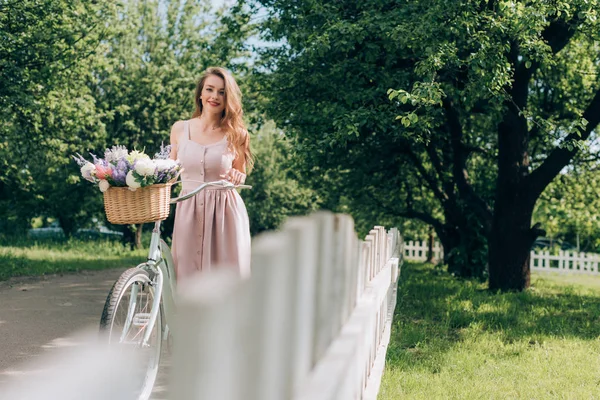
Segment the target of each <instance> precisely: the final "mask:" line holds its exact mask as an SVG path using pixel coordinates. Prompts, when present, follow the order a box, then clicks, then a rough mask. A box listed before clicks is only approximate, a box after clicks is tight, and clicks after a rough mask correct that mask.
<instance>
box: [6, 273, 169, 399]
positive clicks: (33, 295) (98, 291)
mask: <svg viewBox="0 0 600 400" xmlns="http://www.w3.org/2000/svg"><path fill="white" fill-rule="evenodd" d="M123 271H124V269H107V270H102V271H85V272H81V273H77V274H68V275H63V276H47V277H41V278H40V277H36V278H17V279H13V280H10V281H6V282H0V384H1V383H7V382H8V381H9V380H11V379H23V378H26V377H27V376H28V375H29V376H31V374H34V373H35V371H29V370H28V369H31V365H32V364H31V361H33V360H35V359H36V358H37V357H40V356H41V355H44V354H47V353H48V352H51V351H53V349H60V348H63V347H72V346H76V345H77V342H76V339H75V338H76V333H77V332H81V331H83V330H86V329H87V330H97V329H98V323H99V321H100V315H101V314H102V308H103V306H104V301H105V300H106V296H107V294H108V291H109V290H110V288H111V286H112V285H113V283H114V282H115V280H116V279H117V278H118V277H119V275H120V274H121V273H122V272H123ZM163 360H165V358H164V357H163ZM163 369H164V368H163ZM164 381H165V378H164V373H163V374H161V376H159V381H158V382H157V385H158V386H160V385H161V382H162V383H163V384H164ZM163 386H164V385H163ZM157 389H159V388H158V387H157ZM163 389H164V388H163ZM157 391H158V392H160V391H161V390H160V389H159V390H157ZM159 397H160V396H158V397H157V396H154V398H157V399H158V398H159Z"/></svg>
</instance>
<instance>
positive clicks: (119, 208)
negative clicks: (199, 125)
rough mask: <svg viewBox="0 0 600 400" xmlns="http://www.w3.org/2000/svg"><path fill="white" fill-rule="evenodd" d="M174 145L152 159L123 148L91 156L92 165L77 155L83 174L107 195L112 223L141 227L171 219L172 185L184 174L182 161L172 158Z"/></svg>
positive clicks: (142, 153)
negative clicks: (170, 154)
mask: <svg viewBox="0 0 600 400" xmlns="http://www.w3.org/2000/svg"><path fill="white" fill-rule="evenodd" d="M170 147H171V146H166V147H164V146H161V151H160V152H159V153H157V154H156V155H155V156H154V158H152V159H151V158H150V157H149V156H148V155H147V154H145V153H144V152H143V151H137V150H132V151H131V152H130V151H128V150H127V149H126V148H125V147H124V146H113V147H112V148H110V149H106V151H105V152H104V158H99V157H97V156H95V155H94V154H91V156H92V159H93V162H90V161H88V160H86V159H84V158H83V157H82V156H81V155H79V154H77V156H74V157H73V158H74V159H75V161H76V162H77V164H79V166H80V167H81V175H82V176H83V178H84V179H85V180H87V181H89V182H92V183H94V184H97V185H98V187H99V189H100V191H101V192H103V193H104V209H105V211H106V217H107V218H108V221H109V222H111V223H113V224H140V223H145V222H154V221H159V220H162V219H166V218H167V217H168V216H169V209H170V207H169V202H170V200H171V185H172V184H173V182H175V180H176V179H177V176H178V175H179V174H180V173H181V171H182V168H181V164H180V163H179V161H175V160H171V159H169V158H168V157H169V152H170Z"/></svg>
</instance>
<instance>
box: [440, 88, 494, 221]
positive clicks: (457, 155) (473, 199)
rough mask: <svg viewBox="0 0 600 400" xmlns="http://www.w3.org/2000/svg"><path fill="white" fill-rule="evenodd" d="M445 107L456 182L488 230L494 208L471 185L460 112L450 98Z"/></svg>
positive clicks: (446, 100) (444, 101)
mask: <svg viewBox="0 0 600 400" xmlns="http://www.w3.org/2000/svg"><path fill="white" fill-rule="evenodd" d="M443 108H444V113H445V115H446V120H447V121H448V127H449V129H450V138H451V139H450V142H451V145H452V154H453V156H454V160H453V163H452V173H453V176H454V182H455V183H456V186H457V187H458V191H459V193H460V194H461V197H462V198H463V199H464V200H465V201H466V202H467V203H468V204H470V205H472V206H473V207H474V210H475V211H476V212H477V213H478V214H479V216H480V217H481V218H482V220H483V222H484V224H485V228H486V230H487V231H489V229H490V227H491V224H492V210H490V208H489V207H488V205H487V204H486V203H485V201H483V199H482V198H481V197H479V196H478V195H477V193H475V190H473V186H471V184H470V183H469V182H468V180H467V169H466V163H467V152H466V151H465V150H466V149H465V146H464V145H463V130H462V125H461V123H460V120H459V118H458V113H457V112H456V110H455V109H454V107H453V104H452V102H451V101H450V100H448V98H445V99H444V100H443Z"/></svg>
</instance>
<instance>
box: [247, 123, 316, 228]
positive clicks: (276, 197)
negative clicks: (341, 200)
mask: <svg viewBox="0 0 600 400" xmlns="http://www.w3.org/2000/svg"><path fill="white" fill-rule="evenodd" d="M251 146H252V151H253V152H254V158H255V160H256V163H255V165H254V169H253V170H252V171H251V173H250V175H248V179H247V182H246V183H247V184H248V185H251V186H252V189H251V190H244V191H242V196H243V198H244V201H245V203H246V208H247V209H248V216H249V218H250V231H251V233H252V235H256V234H258V233H260V232H262V231H265V230H270V229H277V228H279V226H280V225H281V224H282V223H283V221H284V220H285V219H286V218H287V217H288V216H292V215H302V214H306V213H308V212H310V211H314V210H315V209H316V207H317V205H318V198H317V195H316V193H314V191H312V190H311V189H309V188H308V187H306V185H303V184H302V182H303V180H302V178H301V176H300V174H299V172H298V171H297V170H296V169H295V168H294V153H293V147H292V145H291V143H290V140H289V139H288V138H286V136H285V135H284V133H283V132H282V131H281V130H279V129H277V128H276V127H275V124H274V123H273V122H272V121H267V122H266V123H265V124H263V125H262V126H261V128H260V129H259V130H258V132H256V133H255V134H253V135H252V140H251Z"/></svg>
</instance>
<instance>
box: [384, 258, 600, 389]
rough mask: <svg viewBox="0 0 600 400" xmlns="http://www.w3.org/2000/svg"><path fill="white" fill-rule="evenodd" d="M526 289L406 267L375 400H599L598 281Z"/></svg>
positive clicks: (551, 281) (557, 280) (551, 280)
mask: <svg viewBox="0 0 600 400" xmlns="http://www.w3.org/2000/svg"><path fill="white" fill-rule="evenodd" d="M532 281H533V289H532V290H529V291H526V292H523V293H496V294H495V293H491V292H489V291H487V290H485V285H484V284H482V283H480V282H477V281H464V280H457V279H455V278H452V277H450V276H448V275H445V274H439V273H437V274H436V272H435V271H434V269H433V268H432V267H429V266H422V265H414V264H408V265H406V266H404V267H403V270H402V276H401V279H400V282H401V283H400V288H399V291H398V305H397V308H396V314H395V317H394V326H393V330H392V339H391V342H390V345H389V347H388V354H387V363H386V371H385V374H384V378H383V381H382V388H381V394H380V397H379V398H380V399H390V400H391V399H398V398H410V399H413V398H414V399H420V398H423V399H437V398H455V399H471V398H473V399H475V398H477V399H480V398H481V399H496V398H497V399H506V398H527V399H546V398H586V399H587V398H600V378H598V371H600V357H599V356H598V355H599V354H600V293H599V292H598V291H597V290H594V288H595V287H597V284H598V283H599V282H600V278H599V277H586V279H585V280H581V282H578V281H577V280H573V279H570V280H569V279H565V281H567V282H570V284H566V283H564V282H561V277H560V276H559V277H547V276H544V275H534V276H533V279H532ZM586 281H587V283H585V282H586ZM584 283H585V285H584Z"/></svg>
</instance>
